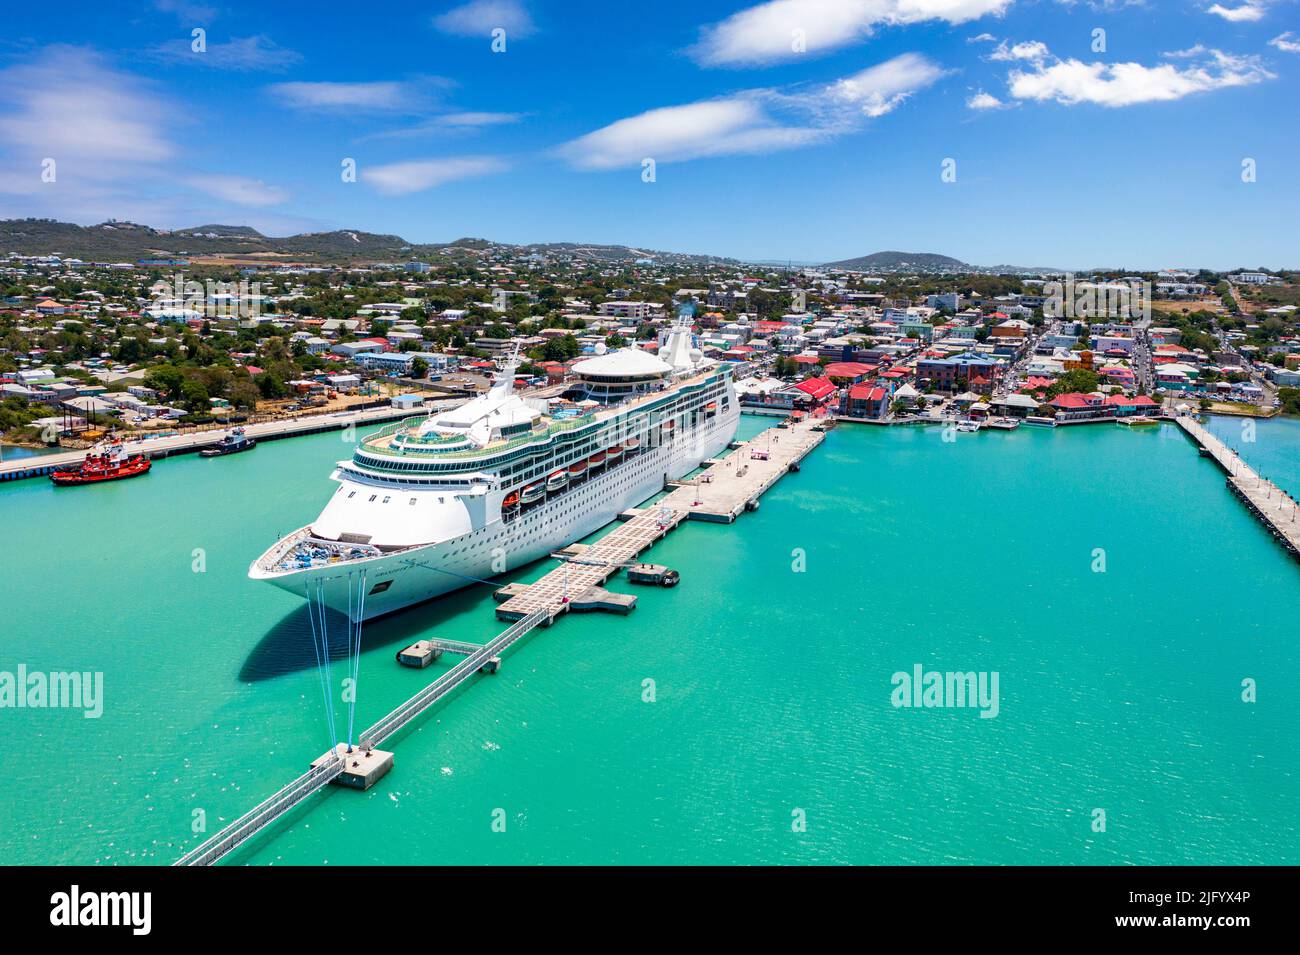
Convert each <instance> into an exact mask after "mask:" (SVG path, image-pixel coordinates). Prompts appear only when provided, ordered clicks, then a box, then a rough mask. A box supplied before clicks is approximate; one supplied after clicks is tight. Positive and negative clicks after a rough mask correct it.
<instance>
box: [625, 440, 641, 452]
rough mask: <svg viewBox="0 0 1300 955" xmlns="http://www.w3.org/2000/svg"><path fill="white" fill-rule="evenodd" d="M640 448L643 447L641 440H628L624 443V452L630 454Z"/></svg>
mask: <svg viewBox="0 0 1300 955" xmlns="http://www.w3.org/2000/svg"><path fill="white" fill-rule="evenodd" d="M639 447H641V439H640V438H628V439H627V440H626V441H624V442H623V450H624V451H627V452H629V453H631V452H633V451H635V450H636V449H637V448H639Z"/></svg>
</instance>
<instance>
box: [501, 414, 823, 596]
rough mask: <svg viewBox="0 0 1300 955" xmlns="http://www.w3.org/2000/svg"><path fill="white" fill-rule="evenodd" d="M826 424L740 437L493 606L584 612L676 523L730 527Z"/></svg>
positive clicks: (791, 465)
mask: <svg viewBox="0 0 1300 955" xmlns="http://www.w3.org/2000/svg"><path fill="white" fill-rule="evenodd" d="M826 427H828V424H827V423H826V421H825V420H824V419H805V420H803V421H797V422H792V423H790V424H789V426H788V427H784V428H782V427H776V428H768V429H767V430H766V431H763V432H762V433H760V434H758V435H756V436H755V437H753V438H751V439H750V440H749V441H745V442H742V443H741V444H740V445H739V446H738V447H737V448H736V449H735V451H734V453H732V454H731V455H729V456H727V457H725V458H723V459H721V460H720V461H716V462H714V463H713V464H711V465H709V466H708V467H707V468H706V469H705V470H704V471H703V472H702V473H700V474H699V476H698V477H696V478H693V479H691V480H690V481H689V482H676V483H677V487H676V489H675V490H673V491H672V492H671V493H669V494H668V495H667V496H666V497H664V498H663V499H662V500H660V501H658V502H656V503H655V504H652V505H650V506H649V507H646V508H642V509H640V510H633V511H629V512H627V516H628V518H629V519H628V520H627V521H626V522H625V523H624V524H623V525H622V526H621V527H618V528H616V529H614V530H613V531H611V532H610V533H608V534H606V535H605V536H604V537H602V538H601V539H600V540H598V541H596V542H595V543H594V544H592V545H591V546H590V547H587V548H586V549H584V550H583V551H582V552H581V553H580V554H579V555H578V556H573V557H570V558H569V559H567V560H565V561H564V562H563V563H562V564H561V565H560V566H559V567H557V568H555V569H554V570H552V571H551V572H550V573H548V574H547V575H546V576H544V577H542V578H541V579H540V580H538V581H536V582H535V583H533V584H530V585H526V586H525V585H520V584H511V585H509V587H510V589H509V590H507V593H508V594H509V595H510V596H509V599H507V600H506V601H505V602H504V603H502V604H501V605H500V606H498V607H497V617H498V618H500V619H502V620H519V619H521V618H523V617H526V616H528V615H530V614H534V613H546V614H548V615H549V616H550V618H551V619H552V620H553V619H554V618H555V617H556V616H558V615H559V614H561V613H565V612H567V611H569V610H581V609H588V608H587V606H586V605H587V604H588V603H591V602H592V601H593V600H594V599H596V598H598V597H602V596H603V595H596V597H593V596H592V595H591V591H592V590H593V589H594V588H599V587H600V585H601V584H603V583H604V582H605V581H607V580H608V579H609V578H610V577H612V576H613V575H614V574H616V573H618V571H619V570H620V569H622V567H623V566H625V565H626V564H627V563H629V562H630V561H632V560H633V559H634V558H635V557H636V556H637V555H638V554H640V553H641V552H642V551H644V550H646V549H647V548H649V547H650V546H651V545H652V544H654V543H655V542H656V541H659V540H662V539H663V538H664V537H666V536H667V535H668V533H669V532H670V531H673V530H675V529H676V528H677V527H678V526H679V525H680V524H681V522H682V521H684V520H693V521H712V522H714V523H725V524H730V523H731V522H732V521H734V520H735V519H736V517H737V516H739V515H740V514H741V513H743V512H744V511H745V510H747V509H749V510H752V509H753V508H756V507H757V506H758V499H759V498H760V497H762V495H763V494H764V493H765V492H766V491H767V490H768V489H769V488H770V487H771V486H772V485H773V484H775V483H776V482H777V481H779V480H780V479H781V477H782V476H783V475H785V474H787V473H789V472H790V471H792V470H796V469H797V468H798V466H799V462H800V461H802V460H803V459H804V458H805V457H806V456H807V455H808V453H809V452H810V451H812V449H813V448H815V447H817V445H819V444H821V443H822V441H823V440H825V438H826V433H825V428H826ZM613 596H617V595H613ZM605 599H607V598H605ZM633 599H634V598H633ZM627 609H631V608H630V606H628V607H627ZM622 612H626V610H623V611H622Z"/></svg>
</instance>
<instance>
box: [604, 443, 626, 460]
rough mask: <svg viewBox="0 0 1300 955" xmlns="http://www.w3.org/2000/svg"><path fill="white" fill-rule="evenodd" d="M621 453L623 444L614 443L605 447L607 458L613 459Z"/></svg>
mask: <svg viewBox="0 0 1300 955" xmlns="http://www.w3.org/2000/svg"><path fill="white" fill-rule="evenodd" d="M622 455H623V446H622V445H621V444H616V445H614V446H613V447H610V448H606V449H605V457H607V458H609V459H610V460H611V461H613V460H614V459H615V458H617V457H622Z"/></svg>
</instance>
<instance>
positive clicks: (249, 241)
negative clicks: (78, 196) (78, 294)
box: [0, 219, 412, 262]
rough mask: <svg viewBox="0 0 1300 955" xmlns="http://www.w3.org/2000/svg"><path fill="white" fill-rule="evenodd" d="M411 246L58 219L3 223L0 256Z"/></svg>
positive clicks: (338, 251) (340, 253) (372, 237)
mask: <svg viewBox="0 0 1300 955" xmlns="http://www.w3.org/2000/svg"><path fill="white" fill-rule="evenodd" d="M411 248H412V247H411V244H410V243H409V242H407V241H406V240H405V239H403V238H402V237H401V236H396V235H376V234H375V233H373V232H355V231H350V230H338V231H335V232H312V233H307V234H304V235H291V236H286V237H284V238H273V237H271V236H265V235H262V233H260V232H258V231H257V230H256V229H253V228H251V227H249V226H232V225H211V224H209V225H201V226H195V227H194V228H190V229H172V230H165V229H154V228H152V227H150V226H146V225H140V224H138V223H135V222H115V221H109V222H101V223H100V224H99V225H92V226H79V225H74V224H72V223H69V222H56V221H54V220H53V219H6V220H3V221H0V252H17V253H19V254H21V255H54V254H57V255H62V256H65V257H73V258H79V259H87V260H89V261H95V262H103V261H112V262H119V261H122V262H134V261H138V260H140V259H146V258H155V257H157V256H160V255H165V256H214V255H216V256H229V257H240V256H256V257H259V258H267V259H275V258H285V259H312V260H322V261H347V260H367V259H368V260H372V261H376V260H390V261H391V260H400V259H402V258H403V257H409V256H410V254H411Z"/></svg>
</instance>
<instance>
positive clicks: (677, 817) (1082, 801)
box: [0, 417, 1300, 865]
mask: <svg viewBox="0 0 1300 955" xmlns="http://www.w3.org/2000/svg"><path fill="white" fill-rule="evenodd" d="M773 423H774V420H773V419H770V418H749V417H746V418H745V419H743V420H742V424H741V427H742V433H741V436H742V437H744V436H748V435H752V434H754V433H757V432H758V431H760V430H762V429H764V428H766V427H770V426H771V425H772V424H773ZM1215 427H1216V429H1219V428H1228V429H1236V428H1237V427H1238V426H1237V424H1236V423H1235V422H1228V423H1227V424H1224V423H1223V422H1216V423H1215ZM1221 433H1223V434H1224V435H1225V437H1229V438H1230V439H1231V436H1230V435H1229V433H1228V431H1221ZM1256 439H1257V440H1256V441H1255V442H1254V443H1252V444H1251V445H1250V447H1251V448H1252V449H1254V450H1252V451H1249V452H1244V453H1246V454H1247V456H1248V460H1250V459H1251V458H1253V457H1255V456H1256V455H1260V456H1263V455H1273V456H1274V457H1270V458H1268V460H1269V461H1270V462H1271V463H1270V464H1269V465H1268V466H1264V467H1263V470H1264V471H1265V473H1266V474H1267V475H1268V476H1271V477H1274V479H1276V480H1278V482H1279V483H1280V484H1282V486H1284V487H1286V488H1287V489H1288V490H1290V491H1292V493H1300V475H1297V473H1296V470H1295V468H1296V467H1297V464H1296V462H1298V461H1300V426H1298V425H1297V423H1296V422H1293V421H1290V422H1285V421H1274V422H1263V423H1261V424H1260V425H1259V430H1258V432H1257V434H1256ZM1234 446H1237V445H1236V442H1235V441H1234ZM349 452H350V446H349V445H347V444H345V443H344V442H343V440H342V435H341V434H340V433H329V434H322V435H316V436H312V437H304V438H295V439H291V440H285V441H277V442H275V443H273V444H267V445H264V446H259V447H258V448H257V449H256V450H254V451H252V452H250V453H246V454H239V455H233V456H229V457H224V458H216V459H210V460H209V459H202V458H200V457H198V456H197V455H185V456H182V457H177V458H170V459H167V460H163V461H159V462H158V463H157V464H156V465H155V467H154V469H153V471H152V473H151V474H150V475H148V476H147V477H143V478H139V479H136V480H132V481H125V482H121V483H115V484H107V485H102V486H97V487H88V488H75V489H55V488H53V487H51V485H50V483H49V482H48V481H46V480H28V481H21V482H14V483H11V484H7V485H2V486H0V518H2V519H3V528H4V548H3V553H4V569H3V575H2V576H0V579H2V580H3V582H4V583H3V587H4V590H3V593H4V601H3V613H4V641H3V647H2V650H0V671H8V672H16V670H17V668H18V667H19V665H25V666H26V668H27V669H28V671H37V670H39V671H44V672H51V671H72V670H75V671H84V672H93V673H101V674H102V679H103V712H102V715H101V716H99V717H98V718H93V719H92V718H86V717H85V716H83V714H82V712H80V711H78V710H71V709H62V710H60V709H37V708H23V709H14V708H7V709H3V710H0V719H2V720H3V725H4V729H5V736H6V739H7V742H8V745H9V746H10V749H11V752H10V758H9V759H8V760H7V765H8V767H9V778H8V779H6V785H5V795H4V798H3V800H0V863H6V864H14V863H74V862H75V863H88V864H103V865H115V864H142V863H143V864H162V863H169V862H171V861H172V860H173V859H175V858H176V857H177V856H178V855H180V854H181V852H182V851H184V850H185V849H186V848H188V847H190V846H192V845H194V844H197V843H198V842H199V841H201V839H202V838H203V837H204V836H205V835H207V834H210V833H211V832H214V831H216V830H217V829H218V828H219V827H220V826H221V825H223V824H224V823H225V822H228V821H230V820H231V819H233V818H235V817H236V816H238V815H239V814H240V813H242V812H244V811H245V810H247V809H249V808H251V807H252V806H253V805H254V804H255V803H257V802H258V801H259V800H261V799H263V798H264V797H266V796H267V795H269V794H270V793H271V792H273V791H274V790H276V789H277V788H279V787H280V786H282V785H283V784H285V783H286V782H288V781H289V780H290V779H292V778H293V777H294V776H296V775H297V774H298V773H300V772H301V771H302V770H303V769H305V768H306V765H307V763H308V762H309V761H310V760H312V759H314V758H315V757H317V756H318V755H320V754H321V753H322V752H324V751H325V749H326V748H327V747H328V745H329V739H328V737H327V733H326V728H325V726H326V724H325V717H324V704H323V702H322V693H321V686H320V680H319V677H318V674H317V671H316V666H315V660H314V658H313V653H312V646H311V638H310V630H309V625H308V622H307V616H306V613H305V611H304V609H303V601H302V600H300V599H296V598H295V597H294V596H293V595H291V594H287V593H285V592H283V591H280V590H277V589H275V588H273V587H269V586H266V585H260V586H259V585H257V584H255V583H254V582H252V581H249V580H248V579H247V578H246V572H247V568H248V564H249V562H250V561H251V560H252V559H253V558H254V557H256V556H257V555H258V554H259V553H260V552H261V551H262V550H263V549H264V548H265V547H267V546H268V545H269V544H270V543H272V542H273V541H274V540H275V539H276V538H277V537H278V536H280V535H281V534H284V533H286V532H288V531H290V530H292V529H294V528H296V527H298V526H300V525H302V524H304V523H307V522H308V521H309V520H311V519H312V518H313V517H314V516H315V515H316V514H317V513H318V512H319V510H320V508H321V506H322V505H323V503H324V501H325V499H326V498H327V497H328V495H329V493H330V491H331V490H332V487H333V485H332V484H331V483H330V482H329V481H328V480H327V475H328V471H329V468H330V465H331V463H332V462H333V461H335V460H337V459H339V458H342V457H345V456H347V455H348V453H349ZM1287 468H1290V471H1289V472H1288V471H1287ZM705 493H707V489H706V491H705ZM649 558H650V559H653V560H654V561H655V562H657V563H662V564H666V565H668V566H669V567H672V568H675V569H677V570H679V571H680V572H681V583H680V584H679V585H678V586H677V587H676V588H674V589H671V590H662V589H658V588H635V590H633V585H630V584H628V583H627V581H626V580H625V579H624V578H623V577H622V576H621V575H620V576H617V577H615V578H613V580H612V581H611V583H610V587H611V588H612V589H615V590H620V591H624V592H629V591H631V592H635V593H636V594H637V596H638V598H639V600H638V606H637V609H636V610H635V611H634V612H633V613H632V614H631V615H629V616H627V617H617V616H606V615H600V614H592V615H582V616H579V615H571V616H568V617H565V618H561V620H560V621H558V622H557V623H556V625H555V626H554V627H551V628H549V629H539V630H537V631H535V632H534V633H533V634H531V635H530V636H528V637H527V638H526V639H525V640H524V641H522V642H521V643H520V644H519V645H518V647H517V648H516V649H514V650H513V651H512V652H511V653H510V654H509V655H508V656H507V657H506V658H505V661H504V664H503V666H502V668H501V671H500V673H499V674H497V675H495V676H484V677H481V678H479V679H478V680H477V681H474V682H472V683H471V684H470V685H469V687H468V688H467V689H466V690H465V691H463V692H461V693H459V694H458V695H456V696H455V697H454V698H453V699H451V700H450V701H449V702H448V703H446V704H445V705H443V706H441V707H439V708H438V709H436V710H434V711H433V712H432V713H431V714H430V715H429V716H427V717H426V718H425V719H424V720H422V721H421V722H419V723H418V724H417V725H416V727H415V728H414V729H412V730H410V731H408V732H406V733H405V734H404V735H401V736H399V737H397V739H396V740H395V741H392V743H391V745H390V746H388V747H386V748H390V749H392V750H393V751H394V752H395V754H396V765H395V767H394V769H393V771H392V772H391V773H390V774H389V775H388V776H386V777H385V778H384V779H383V780H381V781H380V782H379V783H378V784H377V785H376V786H375V787H374V788H373V789H371V790H369V791H368V792H365V793H358V792H353V791H347V790H341V789H331V790H329V791H328V792H326V793H324V794H322V795H320V796H317V797H314V798H313V800H312V801H310V802H309V803H308V806H307V807H306V808H305V809H303V810H301V811H298V812H296V813H295V814H293V815H292V816H291V817H290V818H289V819H288V820H287V821H286V822H284V823H283V824H281V825H278V826H276V827H275V828H273V829H272V830H271V831H270V832H269V834H267V835H266V836H265V837H263V838H262V839H260V840H259V841H258V842H256V843H255V844H254V845H252V846H251V847H249V848H248V849H247V850H244V851H241V852H240V853H238V854H237V855H236V856H235V857H233V859H232V861H233V862H236V863H241V862H242V863H249V864H257V865H266V864H332V865H337V864H367V863H414V864H419V863H432V864H441V863H454V864H478V863H489V864H491V863H519V864H537V863H553V864H566V863H567V864H583V863H616V864H618V863H627V864H631V863H721V864H731V863H813V864H830V863H893V864H911V863H1007V864H1065V865H1071V864H1117V865H1118V864H1134V863H1137V864H1178V863H1193V864H1251V863H1275V864H1296V863H1298V862H1300V830H1298V828H1297V826H1298V823H1297V815H1296V812H1295V806H1296V805H1297V804H1298V803H1300V746H1297V729H1296V725H1297V724H1296V720H1295V713H1296V711H1295V706H1294V700H1295V699H1296V698H1297V693H1300V646H1298V644H1297V640H1296V627H1295V621H1296V619H1297V611H1300V565H1298V564H1297V563H1296V562H1295V561H1293V560H1292V559H1290V558H1289V557H1287V556H1286V555H1285V554H1284V553H1283V552H1282V550H1281V549H1280V548H1278V547H1277V545H1276V544H1275V543H1274V542H1273V540H1272V539H1271V538H1270V537H1269V536H1268V535H1267V534H1266V533H1265V532H1264V531H1263V529H1262V528H1261V527H1260V526H1259V525H1258V524H1257V523H1256V522H1255V521H1254V520H1253V519H1252V518H1251V516H1250V515H1249V514H1248V513H1247V512H1246V510H1245V508H1243V507H1242V506H1241V504H1240V503H1239V502H1238V501H1237V500H1235V499H1234V498H1233V497H1232V496H1231V494H1230V493H1229V492H1228V491H1227V489H1226V488H1225V486H1224V478H1223V475H1222V474H1221V472H1219V471H1218V469H1217V468H1216V467H1215V466H1214V464H1213V463H1212V462H1210V461H1209V460H1207V459H1204V458H1201V457H1199V456H1198V455H1197V453H1196V449H1195V447H1194V445H1193V444H1192V443H1191V442H1190V441H1188V440H1187V439H1186V438H1185V437H1184V436H1183V435H1182V434H1181V433H1180V432H1179V431H1178V429H1177V428H1175V427H1174V426H1173V425H1169V424H1164V425H1160V426H1154V427H1145V428H1120V427H1115V426H1109V425H1108V426H1087V427H1073V428H1058V429H1054V430H1053V429H1035V428H1032V427H1021V428H1019V429H1018V430H1016V431H1014V432H1005V433H1000V432H999V433H980V434H965V433H962V434H958V435H957V436H956V440H955V441H945V440H944V438H943V433H942V432H941V430H940V429H938V428H932V427H896V428H880V427H870V426H861V425H858V426H854V425H843V426H841V427H839V428H838V429H836V430H835V431H834V432H832V433H831V434H830V435H828V437H827V440H826V442H825V443H824V444H823V445H822V446H821V447H820V448H818V449H817V450H815V451H814V452H813V453H812V454H811V455H810V456H809V457H808V458H807V459H806V460H805V461H804V463H803V467H802V469H801V470H800V472H799V473H796V474H791V475H789V476H787V477H786V478H784V479H783V480H782V481H781V482H780V483H778V484H777V485H776V487H775V488H773V490H771V491H770V492H769V493H768V494H767V495H766V496H765V497H764V498H763V500H762V503H761V507H760V509H759V510H758V512H757V513H752V514H745V515H743V516H742V517H741V518H740V519H739V520H737V522H736V523H735V524H734V525H730V526H725V525H712V524H696V523H688V524H686V525H684V526H683V527H682V528H681V529H680V530H678V531H676V532H674V533H673V534H671V535H669V537H668V538H667V539H666V540H665V541H664V542H663V543H661V544H658V545H656V547H655V548H654V549H653V550H652V551H650V552H649ZM547 569H549V564H539V565H535V566H534V567H531V568H528V569H526V570H525V571H523V572H522V573H518V574H512V575H508V576H507V578H506V579H532V578H535V577H537V576H540V575H541V574H542V573H544V572H545V571H546V570H547ZM494 606H495V605H494V603H493V601H492V598H491V594H490V590H489V588H488V587H486V586H482V585H479V586H475V587H473V588H471V589H469V590H465V591H462V592H460V593H458V594H455V595H452V596H450V597H447V598H444V599H442V600H440V601H436V602H434V603H431V604H426V605H424V606H421V607H417V608H415V609H413V610H410V611H408V612H404V613H402V614H400V615H397V616H395V617H392V618H388V619H385V620H381V621H378V622H374V623H371V624H368V625H367V626H366V628H365V632H364V653H363V655H362V658H361V666H360V678H359V685H358V702H357V709H356V718H355V723H356V726H357V727H358V728H359V727H363V726H368V725H369V724H370V723H372V722H374V721H375V720H376V719H377V718H378V717H380V716H382V715H383V714H384V713H386V712H387V711H388V710H390V709H391V708H392V707H393V706H395V705H396V704H397V703H399V702H401V701H402V700H404V699H406V698H407V697H409V696H410V695H412V694H413V693H414V692H416V691H417V690H418V689H419V688H420V687H422V686H424V685H425V684H427V683H428V682H429V681H430V680H431V679H432V678H433V677H434V676H435V675H436V673H437V672H438V670H439V669H440V668H442V667H445V666H446V665H448V664H450V663H454V661H455V660H456V659H457V658H455V657H444V660H443V661H442V662H440V663H439V664H437V665H435V667H432V668H430V669H428V670H423V671H419V670H411V669H406V668H403V667H400V666H398V665H397V663H396V662H395V661H394V654H395V653H396V652H397V651H398V650H400V649H401V648H402V647H405V646H407V645H408V644H410V643H412V642H413V641H414V640H416V639H419V638H421V637H443V638H449V639H456V640H465V641H473V642H483V641H485V640H487V639H488V638H489V637H491V636H492V635H494V634H496V633H497V632H499V631H500V630H501V629H502V628H503V627H504V624H501V623H499V622H498V621H496V620H495V618H494V616H493V608H494ZM336 635H337V645H339V646H341V641H342V634H341V633H339V632H338V630H337V628H336ZM918 664H919V665H921V666H923V667H924V668H925V669H926V670H938V671H963V672H965V671H974V672H978V673H994V672H995V673H997V674H998V679H999V683H998V686H999V694H1000V696H999V702H998V708H997V714H996V716H995V717H993V718H982V717H981V711H980V710H979V709H975V708H969V707H966V708H956V707H951V708H897V707H895V706H894V705H892V703H891V697H892V695H893V690H894V686H893V683H892V682H891V680H892V677H893V675H894V674H895V673H897V672H908V673H910V672H911V671H912V670H913V667H914V666H916V665H918ZM335 676H336V678H339V679H341V677H342V676H343V673H342V667H341V666H340V667H339V668H338V670H337V672H336V674H335ZM1243 681H1253V685H1254V686H1255V687H1256V688H1257V699H1256V701H1255V702H1245V701H1243V698H1242V697H1243ZM336 706H337V709H338V711H339V714H340V716H339V719H340V723H342V724H344V725H345V724H346V718H347V715H346V714H347V710H346V707H345V705H344V704H343V703H342V701H341V700H340V701H337V702H336ZM1098 810H1101V811H1102V815H1100V816H1099V815H1098ZM1099 819H1104V827H1103V828H1101V829H1099V828H1098V820H1099Z"/></svg>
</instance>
